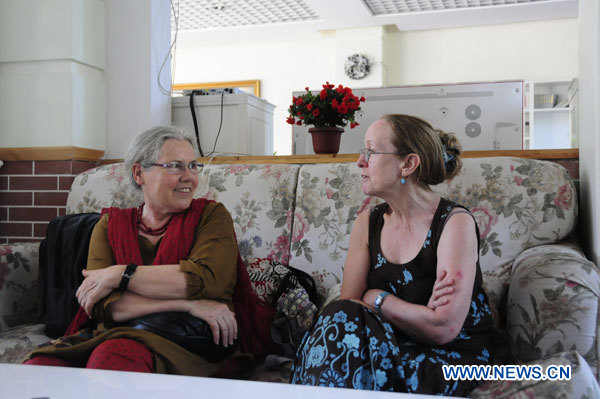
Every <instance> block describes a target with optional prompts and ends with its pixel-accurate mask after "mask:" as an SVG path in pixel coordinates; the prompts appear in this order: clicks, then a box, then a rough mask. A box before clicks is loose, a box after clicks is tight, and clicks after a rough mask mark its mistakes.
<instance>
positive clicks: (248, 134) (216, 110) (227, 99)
mask: <svg viewBox="0 0 600 399" xmlns="http://www.w3.org/2000/svg"><path fill="white" fill-rule="evenodd" d="M194 106H195V107H194V108H195V109H196V119H197V121H198V133H199V136H200V145H201V146H202V150H203V152H204V155H208V154H210V153H211V152H212V151H213V148H215V150H214V152H215V154H218V155H273V110H274V109H275V106H274V105H273V104H271V103H269V102H267V101H265V100H263V99H260V98H258V97H256V96H253V95H251V94H245V93H241V94H231V93H226V94H225V95H223V96H221V94H212V95H205V96H200V95H197V96H194ZM171 112H172V120H173V125H174V126H179V127H183V128H185V129H186V130H188V131H189V132H191V133H194V122H193V120H192V113H191V109H190V98H189V97H188V96H185V97H173V98H172V105H171ZM215 142H216V146H215Z"/></svg>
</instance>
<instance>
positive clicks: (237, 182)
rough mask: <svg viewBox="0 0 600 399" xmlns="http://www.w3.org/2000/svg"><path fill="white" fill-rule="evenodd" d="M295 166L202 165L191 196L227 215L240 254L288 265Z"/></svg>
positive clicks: (296, 170) (297, 167)
mask: <svg viewBox="0 0 600 399" xmlns="http://www.w3.org/2000/svg"><path fill="white" fill-rule="evenodd" d="M298 169H299V166H297V165H206V166H205V167H204V168H203V169H202V172H200V176H199V184H198V189H197V190H196V194H195V195H194V197H196V198H197V197H204V198H208V199H214V200H216V201H219V202H221V203H223V205H225V207H226V208H227V210H228V211H229V212H230V213H231V217H232V218H233V224H234V227H235V233H236V235H237V240H238V245H239V248H240V255H241V256H242V258H244V259H247V258H250V257H256V258H269V259H270V260H276V261H280V262H282V263H286V264H287V263H288V261H289V256H290V254H289V245H290V238H291V234H292V208H293V206H294V194H295V189H296V180H297V175H298Z"/></svg>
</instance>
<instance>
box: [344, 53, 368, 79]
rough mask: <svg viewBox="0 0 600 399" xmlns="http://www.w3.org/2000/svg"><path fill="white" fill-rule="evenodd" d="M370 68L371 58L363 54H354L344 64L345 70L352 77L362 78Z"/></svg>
mask: <svg viewBox="0 0 600 399" xmlns="http://www.w3.org/2000/svg"><path fill="white" fill-rule="evenodd" d="M370 70H371V65H370V63H369V59H368V58H367V57H365V56H364V55H362V54H352V55H351V56H350V57H348V59H347V60H346V63H345V64H344V72H346V76H348V77H349V78H350V79H362V78H364V77H365V76H367V75H368V74H369V71H370Z"/></svg>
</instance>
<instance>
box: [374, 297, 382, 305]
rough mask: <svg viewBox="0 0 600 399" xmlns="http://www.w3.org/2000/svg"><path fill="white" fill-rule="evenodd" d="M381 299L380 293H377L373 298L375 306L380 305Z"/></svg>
mask: <svg viewBox="0 0 600 399" xmlns="http://www.w3.org/2000/svg"><path fill="white" fill-rule="evenodd" d="M381 300H382V298H381V295H377V298H375V306H379V305H381Z"/></svg>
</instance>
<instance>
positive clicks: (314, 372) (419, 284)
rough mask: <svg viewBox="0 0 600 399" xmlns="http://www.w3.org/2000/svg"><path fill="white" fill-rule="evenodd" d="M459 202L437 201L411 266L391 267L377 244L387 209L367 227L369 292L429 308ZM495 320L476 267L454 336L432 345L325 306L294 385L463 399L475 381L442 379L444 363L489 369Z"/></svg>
mask: <svg viewBox="0 0 600 399" xmlns="http://www.w3.org/2000/svg"><path fill="white" fill-rule="evenodd" d="M457 206H458V205H457V204H455V203H452V202H450V201H447V200H445V199H444V198H442V199H441V200H440V203H439V205H438V208H437V210H436V212H435V215H434V217H433V220H432V223H431V227H430V230H429V233H428V235H427V238H426V240H425V242H424V243H423V248H421V251H420V252H419V254H418V255H417V256H416V257H415V258H414V259H413V260H411V261H410V262H408V263H405V264H402V265H398V264H393V263H390V262H388V261H387V260H386V259H385V257H384V256H383V255H382V253H381V248H380V239H381V230H382V228H383V224H384V218H383V215H384V213H385V211H386V210H387V208H388V205H387V204H385V203H384V204H381V205H379V206H377V207H375V208H374V209H373V211H372V213H371V216H370V222H369V243H370V244H369V251H370V259H371V269H370V271H369V275H368V281H367V284H368V288H370V289H371V288H376V289H382V290H385V291H388V292H390V293H392V294H394V295H396V296H397V297H399V298H402V299H404V300H406V301H409V302H412V303H416V304H422V305H426V304H427V302H428V301H429V297H430V296H431V293H432V290H433V284H434V282H435V277H436V265H437V255H436V254H437V244H438V241H439V238H440V236H441V233H442V230H443V227H444V224H445V220H446V218H447V216H448V215H449V213H450V211H451V210H452V209H453V208H455V207H457ZM493 331H494V323H493V319H492V316H491V312H490V307H489V305H488V299H487V296H486V294H485V292H484V291H483V289H482V277H481V270H480V267H479V262H477V272H476V276H475V282H474V284H473V295H472V297H471V307H470V310H469V313H468V315H467V318H466V320H465V322H464V324H463V328H462V330H461V331H460V333H459V335H458V336H457V337H456V338H455V339H454V340H453V341H452V342H450V343H448V344H446V345H441V346H435V345H430V344H425V343H422V342H419V341H417V340H415V339H413V338H411V337H408V336H406V335H405V334H403V333H402V332H401V331H400V330H398V329H397V328H395V327H394V326H393V325H392V324H391V323H389V322H387V321H386V320H385V319H383V318H382V317H380V316H379V315H378V314H377V313H375V312H373V311H372V310H371V309H369V308H367V307H365V306H362V305H360V304H358V303H356V302H353V301H348V300H340V301H336V302H332V303H331V304H329V305H328V306H327V307H326V308H325V309H324V310H323V311H322V313H321V314H320V316H319V317H318V319H317V321H316V323H315V326H314V327H313V329H312V330H311V331H310V332H309V333H307V334H306V335H305V336H304V338H303V341H302V343H301V345H300V347H299V349H298V353H297V356H296V361H295V364H294V370H293V375H292V383H295V384H305V385H320V386H333V387H345V388H359V389H370V390H385V391H397V392H415V393H426V394H442V395H456V396H468V394H469V392H470V391H471V390H472V389H473V388H474V387H475V385H476V384H477V383H476V382H475V381H453V380H448V381H446V380H445V379H444V376H443V372H442V365H445V364H465V365H469V364H489V363H490V361H491V358H492V355H493V354H492V348H493V346H492V340H493V337H492V332H493Z"/></svg>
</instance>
